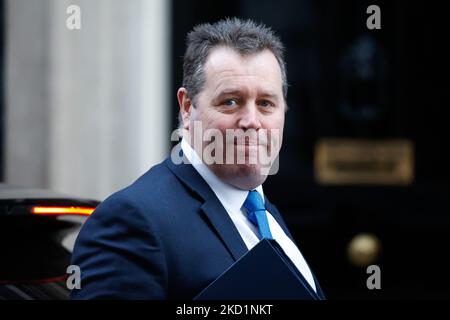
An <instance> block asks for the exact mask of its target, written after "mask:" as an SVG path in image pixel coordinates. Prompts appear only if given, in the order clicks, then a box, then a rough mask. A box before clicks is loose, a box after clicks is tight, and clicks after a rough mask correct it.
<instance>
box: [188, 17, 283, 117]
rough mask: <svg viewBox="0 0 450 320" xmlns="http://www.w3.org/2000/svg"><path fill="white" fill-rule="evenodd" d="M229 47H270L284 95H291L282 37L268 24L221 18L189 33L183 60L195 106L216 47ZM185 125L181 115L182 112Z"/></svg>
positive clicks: (248, 51) (244, 49)
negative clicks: (206, 64)
mask: <svg viewBox="0 0 450 320" xmlns="http://www.w3.org/2000/svg"><path fill="white" fill-rule="evenodd" d="M219 46H226V47H229V48H232V49H234V50H236V51H237V52H239V53H240V54H242V55H249V54H253V53H258V52H261V51H263V50H265V49H268V50H270V51H271V52H272V53H273V55H274V56H275V58H276V59H277V61H278V64H279V65H280V70H281V80H282V89H283V97H284V99H285V100H286V98H287V89H288V83H287V72H286V63H285V61H284V56H283V53H284V46H283V44H282V42H281V40H280V38H279V37H278V36H277V35H276V34H275V33H274V32H273V31H272V30H271V29H270V28H268V27H267V26H265V25H263V24H256V23H255V22H253V21H252V20H241V19H238V18H232V19H229V18H227V19H225V20H220V21H218V22H216V23H214V24H209V23H205V24H200V25H197V26H195V27H194V29H193V30H192V31H191V32H189V34H188V35H187V41H186V52H185V54H184V59H183V87H185V88H186V91H187V94H188V96H189V97H190V99H191V101H192V103H193V104H194V105H195V104H196V103H195V100H196V97H197V95H198V94H199V93H200V91H201V90H202V88H203V85H204V83H205V80H206V79H205V72H204V65H205V62H206V59H207V58H208V54H209V53H210V52H211V50H212V49H214V48H216V47H219ZM180 124H181V115H180Z"/></svg>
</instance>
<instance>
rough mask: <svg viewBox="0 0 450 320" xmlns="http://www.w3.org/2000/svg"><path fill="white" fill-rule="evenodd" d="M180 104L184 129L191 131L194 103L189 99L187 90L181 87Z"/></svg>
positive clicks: (178, 95) (178, 96) (178, 93)
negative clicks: (190, 124) (190, 122)
mask: <svg viewBox="0 0 450 320" xmlns="http://www.w3.org/2000/svg"><path fill="white" fill-rule="evenodd" d="M177 98H178V104H179V105H180V113H181V118H182V120H183V129H185V130H189V120H190V118H191V109H192V101H191V99H190V98H189V97H188V94H187V90H186V88H183V87H181V88H180V89H178V92H177Z"/></svg>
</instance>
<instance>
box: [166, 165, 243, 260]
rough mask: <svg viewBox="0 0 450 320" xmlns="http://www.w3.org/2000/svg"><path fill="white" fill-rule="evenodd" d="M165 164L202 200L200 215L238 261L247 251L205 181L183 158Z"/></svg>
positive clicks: (228, 217)
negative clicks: (179, 160)
mask: <svg viewBox="0 0 450 320" xmlns="http://www.w3.org/2000/svg"><path fill="white" fill-rule="evenodd" d="M165 164H166V166H167V167H168V168H169V169H170V170H171V171H172V172H173V173H174V174H175V176H177V177H178V179H179V180H181V182H182V183H183V184H184V185H185V186H186V187H188V188H189V189H190V190H191V191H192V192H193V193H194V194H195V195H196V196H198V197H199V198H201V199H202V200H203V204H202V205H201V207H200V208H201V210H202V214H203V215H204V217H205V218H206V220H208V221H209V222H210V224H211V227H212V229H213V230H214V231H215V232H216V233H217V235H218V236H219V238H220V239H221V241H222V242H223V244H224V245H225V247H226V248H227V250H228V251H229V252H230V254H231V255H232V257H233V258H234V260H238V259H239V258H240V257H241V256H242V255H244V254H245V253H246V252H247V251H248V249H247V246H246V245H245V243H244V240H242V238H241V236H240V234H239V231H238V230H237V229H236V226H235V225H234V223H233V221H232V220H231V218H230V216H229V215H228V213H227V211H226V210H225V208H224V207H223V206H222V204H221V203H220V201H219V199H218V198H217V197H216V195H215V194H214V192H213V191H212V190H211V188H210V187H209V185H208V184H207V183H206V181H205V180H203V178H202V177H201V176H200V174H199V173H198V172H197V170H195V168H194V167H193V166H192V165H191V164H190V163H189V162H188V161H187V159H186V158H185V157H184V161H183V163H181V164H177V165H176V164H174V163H173V162H172V161H171V159H170V158H168V159H166V160H165Z"/></svg>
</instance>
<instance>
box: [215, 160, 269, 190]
mask: <svg viewBox="0 0 450 320" xmlns="http://www.w3.org/2000/svg"><path fill="white" fill-rule="evenodd" d="M214 167H215V168H212V169H213V172H214V173H215V174H216V175H217V176H219V178H221V179H222V180H223V181H225V182H227V183H228V184H231V185H233V186H235V187H236V188H239V189H242V190H251V189H254V188H256V187H258V186H259V185H261V184H263V183H264V181H265V180H266V179H267V175H262V174H261V165H260V164H232V165H231V164H229V165H216V166H214Z"/></svg>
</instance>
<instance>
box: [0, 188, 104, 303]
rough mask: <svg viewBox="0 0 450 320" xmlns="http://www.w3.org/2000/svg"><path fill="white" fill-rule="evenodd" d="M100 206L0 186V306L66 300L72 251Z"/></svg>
mask: <svg viewBox="0 0 450 320" xmlns="http://www.w3.org/2000/svg"><path fill="white" fill-rule="evenodd" d="M98 203H99V202H98V201H95V200H89V199H80V198H72V197H68V196H65V195H61V194H57V193H55V192H51V191H47V190H41V189H31V188H22V187H13V186H10V185H5V184H1V183H0V300H11V299H14V300H22V299H25V300H42V299H44V300H45V299H67V298H68V297H69V294H70V290H69V288H68V286H67V283H66V282H67V279H68V277H69V276H70V272H69V273H68V267H69V265H70V257H71V254H72V249H73V245H74V242H75V239H76V237H77V235H78V232H79V230H80V228H81V226H82V224H83V222H84V221H85V220H86V219H87V217H88V216H89V215H90V214H91V212H92V211H93V210H94V209H95V207H96V206H97V205H98ZM69 270H70V269H69Z"/></svg>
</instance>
